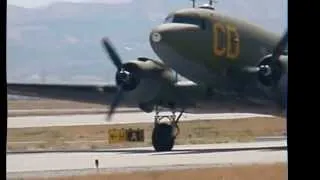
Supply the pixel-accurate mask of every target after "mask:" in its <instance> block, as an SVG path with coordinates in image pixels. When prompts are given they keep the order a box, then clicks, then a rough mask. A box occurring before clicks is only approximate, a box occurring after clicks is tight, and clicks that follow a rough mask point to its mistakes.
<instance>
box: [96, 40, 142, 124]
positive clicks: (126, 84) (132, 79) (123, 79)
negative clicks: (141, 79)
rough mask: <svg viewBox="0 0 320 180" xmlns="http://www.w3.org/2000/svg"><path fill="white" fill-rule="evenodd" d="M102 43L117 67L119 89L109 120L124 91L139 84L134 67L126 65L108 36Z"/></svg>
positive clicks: (112, 104)
mask: <svg viewBox="0 0 320 180" xmlns="http://www.w3.org/2000/svg"><path fill="white" fill-rule="evenodd" d="M102 45H103V47H104V49H105V51H106V52H107V54H108V55H109V57H110V60H111V61H112V62H113V64H114V65H115V66H116V68H117V72H116V84H117V87H118V91H117V93H116V96H115V98H114V100H113V102H112V103H111V107H110V111H109V112H108V114H107V120H110V118H111V115H112V114H113V113H114V111H115V109H116V107H117V106H118V105H119V103H120V101H121V99H122V97H123V92H124V91H128V90H132V89H134V88H135V87H136V86H137V84H138V79H137V77H136V75H135V74H134V72H132V70H133V69H132V68H130V67H126V66H125V65H126V64H124V63H122V60H121V58H120V56H119V55H118V53H117V52H116V50H115V48H114V47H113V45H112V44H111V42H110V40H109V39H108V38H106V37H105V38H103V39H102Z"/></svg>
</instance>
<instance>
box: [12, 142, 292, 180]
mask: <svg viewBox="0 0 320 180" xmlns="http://www.w3.org/2000/svg"><path fill="white" fill-rule="evenodd" d="M286 147H287V144H286V140H278V141H266V142H251V143H226V144H209V145H177V146H175V147H174V149H173V151H171V152H162V153H160V152H154V150H153V148H152V147H144V148H128V149H109V150H100V151H95V152H92V151H91V152H89V151H83V152H81V151H79V152H44V153H37V152H32V153H7V177H8V178H13V177H15V178H17V177H22V176H23V177H27V176H57V175H75V174H77V175H79V174H87V173H94V172H95V171H96V169H95V160H98V161H99V170H100V171H108V172H110V171H111V172H112V171H133V170H157V169H173V168H180V169H181V168H190V167H212V166H225V165H234V164H252V163H275V162H286V161H287V150H286V149H287V148H286Z"/></svg>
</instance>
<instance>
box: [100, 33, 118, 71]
mask: <svg viewBox="0 0 320 180" xmlns="http://www.w3.org/2000/svg"><path fill="white" fill-rule="evenodd" d="M102 44H103V47H104V49H105V50H106V51H107V53H108V55H109V57H110V59H111V60H112V62H113V64H114V65H115V66H116V67H117V68H118V70H119V69H120V68H121V67H122V61H121V59H120V56H119V55H118V53H117V51H116V50H115V48H114V47H113V46H112V43H111V41H110V40H109V39H108V38H107V37H104V38H102Z"/></svg>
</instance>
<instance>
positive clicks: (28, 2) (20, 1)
mask: <svg viewBox="0 0 320 180" xmlns="http://www.w3.org/2000/svg"><path fill="white" fill-rule="evenodd" d="M63 1H67V2H90V1H96V2H108V3H121V2H130V1H132V0H8V1H7V3H8V4H10V5H16V6H22V7H26V8H34V7H41V6H47V5H48V4H51V3H53V2H63Z"/></svg>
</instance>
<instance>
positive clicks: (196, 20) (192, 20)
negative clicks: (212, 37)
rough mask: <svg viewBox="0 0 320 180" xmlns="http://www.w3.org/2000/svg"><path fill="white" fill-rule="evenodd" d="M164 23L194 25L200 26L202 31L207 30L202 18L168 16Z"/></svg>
mask: <svg viewBox="0 0 320 180" xmlns="http://www.w3.org/2000/svg"><path fill="white" fill-rule="evenodd" d="M164 23H184V24H194V25H198V26H199V27H201V28H202V29H204V28H205V21H204V20H203V19H200V18H195V17H187V16H173V15H171V16H168V17H166V19H165V21H164Z"/></svg>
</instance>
